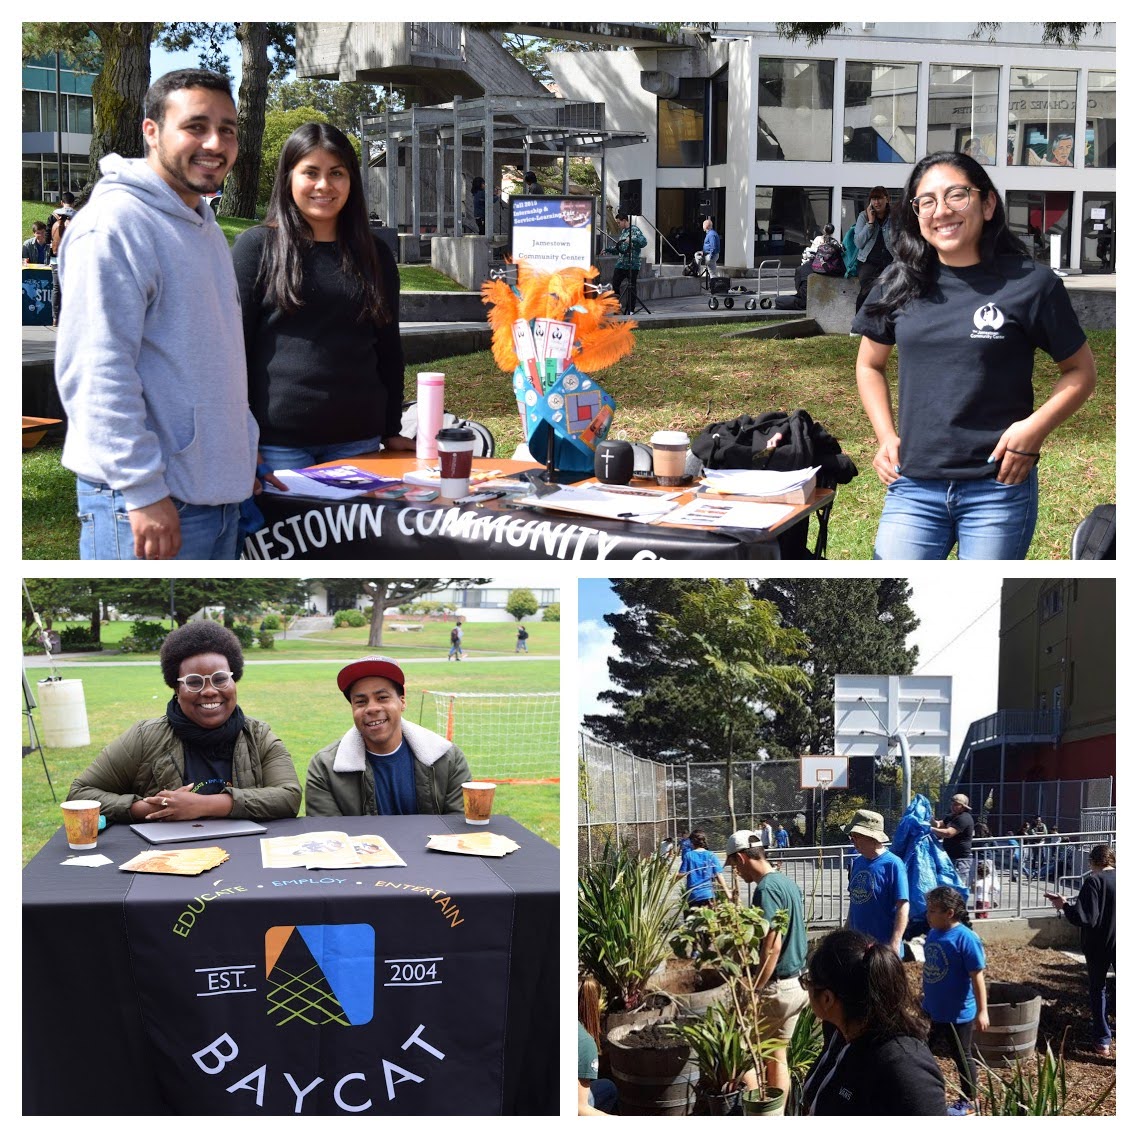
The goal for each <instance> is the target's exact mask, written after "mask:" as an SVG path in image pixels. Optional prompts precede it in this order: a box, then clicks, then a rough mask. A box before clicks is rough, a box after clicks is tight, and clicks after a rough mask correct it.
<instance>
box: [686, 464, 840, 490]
mask: <svg viewBox="0 0 1138 1138" xmlns="http://www.w3.org/2000/svg"><path fill="white" fill-rule="evenodd" d="M821 469H822V468H821V467H820V466H806V467H803V468H802V469H801V470H746V469H743V470H706V471H704V474H703V478H702V479H701V481H702V483H703V485H704V486H707V487H709V488H710V489H712V490H717V491H719V493H721V494H746V495H749V496H750V497H753V498H758V497H762V496H763V495H766V494H787V493H789V492H790V491H791V490H798V489H799V488H800V487H802V486H804V485H805V484H806V483H807V482H809V481H810V479H811V478H813V477H814V475H815V474H817V473H818V471H819V470H821Z"/></svg>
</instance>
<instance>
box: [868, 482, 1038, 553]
mask: <svg viewBox="0 0 1138 1138" xmlns="http://www.w3.org/2000/svg"><path fill="white" fill-rule="evenodd" d="M1038 509H1039V480H1038V477H1037V474H1036V472H1035V471H1034V470H1033V471H1032V472H1031V474H1029V475H1028V477H1027V480H1026V481H1024V482H1021V483H1019V484H1018V485H1016V486H1005V485H1004V484H1003V483H1001V482H997V481H996V480H995V479H994V478H979V479H976V480H973V481H968V482H950V481H944V480H941V479H926V478H906V477H905V476H904V475H902V476H901V477H900V478H898V479H897V481H896V482H893V483H891V484H890V485H889V486H888V487H887V488H886V491H885V506H884V508H883V509H882V511H881V521H880V522H878V524H877V540H876V542H875V543H874V547H873V559H874V560H875V561H906V560H911V561H943V560H944V559H945V558H946V557H947V556H948V555H949V553H950V552H951V550H952V547H953V546H954V545H955V546H957V556H958V557H959V558H960V560H961V561H1022V560H1023V559H1024V558H1025V557H1026V556H1027V550H1028V547H1029V546H1030V545H1031V538H1032V535H1033V534H1034V533H1035V519H1036V514H1037V513H1038Z"/></svg>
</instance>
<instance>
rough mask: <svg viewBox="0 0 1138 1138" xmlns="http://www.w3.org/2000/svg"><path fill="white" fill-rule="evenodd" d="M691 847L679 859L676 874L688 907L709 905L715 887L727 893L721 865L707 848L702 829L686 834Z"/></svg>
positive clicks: (713, 896)
mask: <svg viewBox="0 0 1138 1138" xmlns="http://www.w3.org/2000/svg"><path fill="white" fill-rule="evenodd" d="M688 840H689V841H690V842H691V849H690V850H688V851H687V852H686V853H685V854H684V856H683V857H682V858H681V859H680V868H679V871H678V872H677V873H676V876H677V877H678V878H680V880H681V885H682V888H683V890H684V897H685V899H686V901H687V905H688V908H689V909H695V908H699V907H700V906H702V905H710V904H711V903H712V901H714V900H715V893H716V888H717V887H718V890H719V892H721V893H723V894H724V895H726V894H727V883H726V882H725V881H724V880H723V866H722V865H720V864H719V858H717V857H716V856H715V854H713V853H712V852H711V851H710V850H709V849H708V848H707V835H706V834H705V833H704V832H703V830H692V832H691V833H690V834H689V835H688Z"/></svg>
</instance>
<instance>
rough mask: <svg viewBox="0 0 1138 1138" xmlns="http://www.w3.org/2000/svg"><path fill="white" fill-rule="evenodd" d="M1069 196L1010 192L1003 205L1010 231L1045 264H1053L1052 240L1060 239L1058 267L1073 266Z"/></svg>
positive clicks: (1049, 193) (1071, 197)
mask: <svg viewBox="0 0 1138 1138" xmlns="http://www.w3.org/2000/svg"><path fill="white" fill-rule="evenodd" d="M1073 197H1074V195H1073V194H1069V193H1054V192H1046V193H1037V192H1033V191H1025V190H1009V191H1008V193H1007V195H1006V197H1005V199H1004V202H1005V206H1006V209H1007V215H1008V228H1009V229H1010V230H1011V231H1012V232H1013V233H1015V234H1016V235H1017V236H1019V237H1020V238H1021V239H1022V240H1023V243H1024V244H1025V245H1026V246H1027V248H1028V251H1029V252H1030V253H1031V255H1032V256H1033V257H1034V258H1035V259H1036V260H1037V261H1042V262H1043V263H1044V264H1045V265H1046V264H1050V263H1051V239H1052V238H1053V237H1058V238H1059V264H1060V265H1070V263H1071V201H1072V199H1073Z"/></svg>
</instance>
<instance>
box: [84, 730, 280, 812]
mask: <svg viewBox="0 0 1138 1138" xmlns="http://www.w3.org/2000/svg"><path fill="white" fill-rule="evenodd" d="M185 771H186V764H185V759H184V757H183V753H182V744H181V743H180V742H179V741H178V739H177V737H176V736H175V734H174V731H173V729H172V728H171V727H170V723H169V720H167V718H166V717H165V716H162V718H161V719H143V720H142V721H141V722H139V723H136V724H135V725H134V726H133V727H130V728H128V729H127V730H126V731H124V732H123V734H121V735H120V736H119V737H118V738H117V739H116V740H115V741H114V742H113V743H108V744H107V745H106V746H105V747H104V748H103V750H102V753H101V754H100V755H99V757H98V758H97V759H96V760H95V761H94V762H93V763H92V764H91V765H90V766H89V767H88V768H87V769H86V770H85V771H84V772H83V773H82V774H81V775H80V776H79V777H78V778H77V779H76V780H75V781H74V782H73V783H72V784H71V790H70V792H69V796H70V797H71V798H93V799H95V801H97V802H98V803H99V804H100V808H101V813H103V814H105V815H106V818H107V822H108V824H110V823H113V822H129V821H130V820H131V817H130V808H131V805H132V804H133V803H135V802H137V801H138V800H139V799H140V798H149V797H150V796H151V795H154V794H159V793H161V792H162V791H163V790H177V789H178V788H179V787H182V786H185V785H186V779H185ZM226 793H228V794H231V795H232V796H233V809H232V810H231V811H230V814H229V816H230V817H231V818H255V819H256V820H258V821H263V820H264V819H266V818H295V817H296V812H297V810H299V809H300V780H299V779H298V778H297V777H296V770H295V768H294V767H293V765H292V757H291V756H290V755H289V753H288V751H287V750H286V748H285V745H284V744H283V743H282V742H281V741H280V739H278V738H277V737H276V735H274V734H273V731H272V728H270V727H269V725H268V724H267V723H262V722H261V721H260V720H259V719H249V718H248V717H246V719H245V727H244V729H243V730H242V732H241V734H240V735H239V736H238V737H237V741H236V743H235V744H234V747H233V786H232V787H231V788H229V789H228V790H227V792H226Z"/></svg>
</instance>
